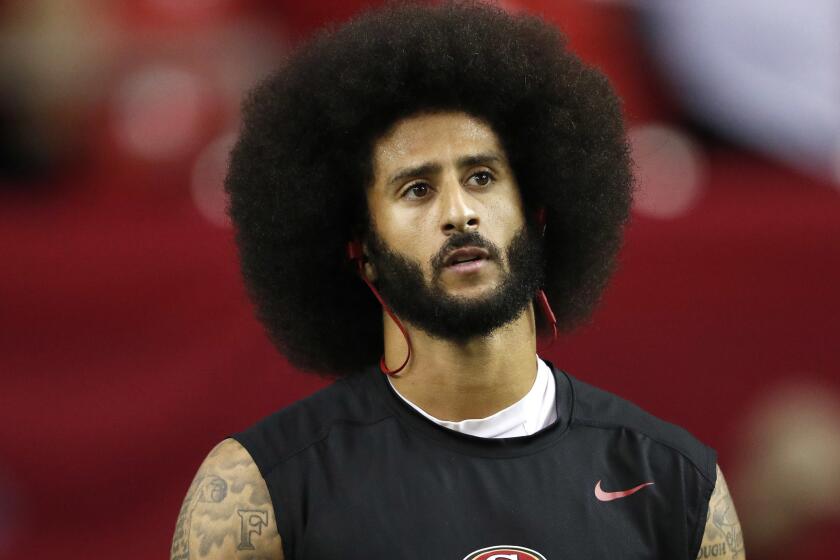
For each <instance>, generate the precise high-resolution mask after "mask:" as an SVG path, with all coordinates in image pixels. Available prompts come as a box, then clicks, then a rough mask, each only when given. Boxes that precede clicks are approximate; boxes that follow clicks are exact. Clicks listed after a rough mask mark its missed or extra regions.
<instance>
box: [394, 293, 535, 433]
mask: <svg viewBox="0 0 840 560" xmlns="http://www.w3.org/2000/svg"><path fill="white" fill-rule="evenodd" d="M383 321H384V330H385V362H386V364H387V365H388V367H389V368H390V369H395V368H397V367H399V365H400V364H402V363H403V361H404V360H405V356H406V353H407V347H406V344H405V339H404V338H403V335H402V333H401V332H400V330H399V328H398V327H397V326H396V324H395V323H394V322H393V321H392V320H391V319H390V317H388V316H387V315H384V318H383ZM404 326H405V328H406V330H407V331H408V333H409V336H410V337H411V360H409V362H408V364H406V366H405V368H404V369H403V370H402V371H400V373H399V374H397V375H396V376H395V377H392V378H391V381H392V382H393V384H394V387H396V389H397V390H398V391H399V392H400V394H402V395H403V396H404V397H405V398H407V399H408V400H410V401H411V402H413V403H414V404H416V405H417V406H419V407H420V408H422V409H423V410H425V411H426V412H427V413H429V414H431V415H432V416H434V417H435V418H439V419H441V420H449V421H453V422H459V421H461V420H466V419H468V418H486V417H487V416H490V415H492V414H495V413H496V412H498V411H500V410H502V409H504V408H507V407H508V406H510V405H512V404H513V403H515V402H517V401H518V400H520V399H521V398H522V397H524V396H525V395H526V394H527V393H528V391H529V390H530V389H531V387H532V386H533V385H534V380H535V379H536V376H537V360H536V329H535V326H534V310H533V306H528V308H527V309H526V310H525V312H524V313H522V315H521V316H520V317H519V318H518V319H516V320H515V321H514V322H512V323H510V324H509V325H506V326H505V327H503V328H501V329H499V330H497V331H495V332H494V333H492V334H491V335H490V336H489V337H488V338H484V339H476V340H472V341H470V342H468V343H466V344H463V345H461V344H456V343H453V342H450V341H447V340H440V339H435V338H432V337H430V336H429V335H428V334H426V333H425V332H423V331H421V330H419V329H417V328H413V327H412V326H411V325H407V324H405V323H404Z"/></svg>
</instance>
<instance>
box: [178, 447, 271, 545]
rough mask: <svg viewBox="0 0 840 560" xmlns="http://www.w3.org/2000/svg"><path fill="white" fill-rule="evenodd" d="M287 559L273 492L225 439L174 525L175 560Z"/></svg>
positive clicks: (210, 456) (247, 459)
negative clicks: (284, 555)
mask: <svg viewBox="0 0 840 560" xmlns="http://www.w3.org/2000/svg"><path fill="white" fill-rule="evenodd" d="M230 558H234V559H236V560H283V548H282V546H281V543H280V535H279V533H278V531H277V522H276V521H275V519H274V508H273V507H272V504H271V498H270V497H269V494H268V488H267V487H266V485H265V481H264V480H263V478H262V476H261V475H260V472H259V469H257V466H256V465H255V464H254V461H253V460H252V459H251V456H250V455H249V454H248V452H247V451H246V450H245V449H244V448H243V447H242V446H241V445H240V444H239V443H238V442H237V441H235V440H232V439H226V440H224V441H223V442H221V443H220V444H219V445H217V446H216V447H215V448H213V450H212V451H211V452H210V453H209V454H208V455H207V458H206V459H205V460H204V462H203V463H202V465H201V467H200V468H199V469H198V473H197V474H196V475H195V478H194V479H193V482H192V484H191V485H190V489H189V491H188V492H187V497H186V498H185V499H184V504H183V505H182V506H181V512H180V514H179V515H178V521H177V523H176V525H175V535H174V537H173V539H172V551H171V559H172V560H198V559H201V560H221V559H230Z"/></svg>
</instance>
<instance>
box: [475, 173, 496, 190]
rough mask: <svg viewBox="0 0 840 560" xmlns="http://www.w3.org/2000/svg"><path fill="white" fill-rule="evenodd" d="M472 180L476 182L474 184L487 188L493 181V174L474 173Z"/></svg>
mask: <svg viewBox="0 0 840 560" xmlns="http://www.w3.org/2000/svg"><path fill="white" fill-rule="evenodd" d="M470 180H471V181H473V180H474V184H476V185H478V186H480V187H486V186H487V185H489V184H490V182H491V181H492V180H493V174H492V173H490V172H489V171H479V172H478V173H473V175H472V177H470Z"/></svg>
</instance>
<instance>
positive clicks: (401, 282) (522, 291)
mask: <svg viewBox="0 0 840 560" xmlns="http://www.w3.org/2000/svg"><path fill="white" fill-rule="evenodd" d="M367 241H368V252H369V253H370V254H369V261H370V262H371V263H372V264H373V265H374V266H375V267H376V272H377V276H378V277H377V281H376V285H377V288H378V289H379V292H380V294H381V295H382V298H383V299H384V300H385V301H386V302H387V303H388V304H389V305H390V306H391V309H392V310H393V311H394V313H395V314H396V315H397V316H398V317H400V318H401V319H404V320H405V321H407V322H408V323H410V324H412V325H414V326H415V327H417V328H419V329H420V330H422V331H425V332H426V333H427V334H428V335H429V336H431V337H433V338H437V339H443V340H449V341H452V342H456V343H459V344H464V343H466V342H468V341H469V340H471V339H475V338H485V337H488V336H489V335H490V334H491V333H493V332H494V331H496V330H498V329H500V328H501V327H503V326H505V325H507V324H509V323H511V322H513V321H514V320H515V319H517V318H519V317H520V315H521V314H522V313H523V312H524V311H525V309H526V308H527V306H528V304H529V303H530V302H531V300H532V299H533V298H534V297H535V295H536V293H537V290H539V288H540V286H541V285H542V282H543V269H544V255H543V247H542V239H541V237H540V236H539V235H538V234H537V233H536V232H535V231H534V230H533V229H531V228H529V227H528V226H527V225H526V226H523V227H522V228H521V229H520V230H519V231H518V232H517V233H516V234H515V235H514V237H513V239H512V240H511V242H510V244H509V245H508V247H507V249H506V251H505V257H506V258H505V261H504V263H503V262H502V259H501V258H500V257H501V251H500V250H499V248H498V247H497V246H496V245H494V244H493V243H492V242H490V241H488V240H487V239H485V238H484V237H482V236H481V235H480V234H479V233H477V232H469V233H463V234H455V235H453V236H451V237H450V238H449V239H448V240H447V241H446V243H444V245H443V246H442V247H441V248H440V251H438V253H437V254H436V255H435V256H434V257H432V259H431V261H430V264H431V269H432V281H431V282H427V281H426V279H425V277H424V275H423V270H422V268H421V267H420V264H419V263H417V262H415V261H412V260H410V259H408V258H407V257H405V256H403V255H402V254H400V253H397V252H396V251H394V250H392V249H391V248H390V247H389V246H388V245H387V244H386V243H385V241H384V240H383V239H382V238H381V237H379V235H378V234H377V233H376V229H375V228H374V227H373V226H371V227H369V228H368V234H367ZM467 246H475V247H480V248H483V249H485V250H486V251H487V252H488V253H489V256H488V260H492V261H494V262H495V263H496V264H497V265H498V266H499V267H500V268H501V269H502V280H501V282H500V283H499V285H498V286H496V287H495V288H494V289H493V290H492V291H491V292H490V293H487V294H484V295H481V296H476V297H463V296H453V295H450V294H448V293H446V292H445V291H444V290H443V289H441V288H440V286H439V282H438V280H439V278H440V276H441V274H442V273H443V271H444V269H445V268H446V267H445V265H444V259H445V258H446V255H448V254H449V253H450V252H451V251H453V250H455V249H458V248H461V247H467ZM488 264H489V263H488ZM485 266H486V265H485Z"/></svg>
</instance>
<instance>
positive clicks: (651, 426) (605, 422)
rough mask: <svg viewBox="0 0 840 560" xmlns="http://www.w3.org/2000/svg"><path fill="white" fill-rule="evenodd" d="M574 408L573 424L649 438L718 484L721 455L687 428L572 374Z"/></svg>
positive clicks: (570, 378) (569, 376)
mask: <svg viewBox="0 0 840 560" xmlns="http://www.w3.org/2000/svg"><path fill="white" fill-rule="evenodd" d="M566 376H567V377H568V378H569V380H570V383H571V387H572V391H573V393H574V405H573V410H572V418H571V424H572V425H577V426H588V427H591V428H595V429H603V430H625V431H629V432H632V433H635V434H637V435H638V436H641V437H644V438H647V439H648V440H650V442H651V443H652V444H654V445H657V446H661V447H664V448H667V449H669V450H671V451H672V452H675V453H678V454H680V455H682V456H683V457H685V458H686V459H687V460H688V461H690V462H691V463H692V464H693V465H694V467H695V468H696V469H697V470H698V471H699V472H700V473H701V475H702V476H703V477H705V478H707V479H708V480H711V481H714V480H715V464H716V461H717V454H716V452H715V451H714V449H712V448H710V447H709V446H707V445H705V444H704V443H703V442H701V441H700V440H699V439H697V438H696V437H695V436H694V435H693V434H691V433H690V432H689V431H688V430H686V429H685V428H683V427H681V426H678V425H676V424H673V423H671V422H668V421H666V420H663V419H661V418H659V417H657V416H655V415H653V414H651V413H650V412H648V411H646V410H644V409H642V408H641V407H639V406H638V405H636V404H635V403H633V402H631V401H629V400H627V399H625V398H622V397H620V396H618V395H616V394H614V393H611V392H609V391H606V390H604V389H601V388H599V387H596V386H594V385H591V384H589V383H586V382H584V381H581V380H580V379H577V378H575V377H572V376H571V375H569V374H566Z"/></svg>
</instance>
